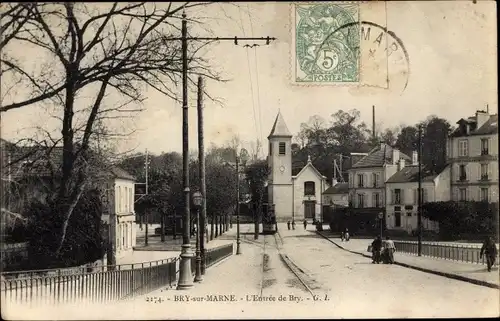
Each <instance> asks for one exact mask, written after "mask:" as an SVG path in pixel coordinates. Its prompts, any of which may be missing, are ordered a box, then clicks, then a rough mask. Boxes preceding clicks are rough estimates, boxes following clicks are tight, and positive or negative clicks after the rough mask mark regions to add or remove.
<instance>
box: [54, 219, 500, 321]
mask: <svg viewBox="0 0 500 321" xmlns="http://www.w3.org/2000/svg"><path fill="white" fill-rule="evenodd" d="M241 231H242V233H241V236H242V243H241V246H242V255H233V256H232V257H230V258H229V259H227V260H225V261H223V262H221V263H219V264H217V265H216V266H214V267H212V268H211V269H209V270H208V271H207V274H206V275H205V276H204V280H203V282H202V283H199V284H195V285H194V287H193V288H192V289H190V290H186V291H177V290H175V289H163V290H157V291H155V292H152V293H149V294H147V295H144V296H141V297H137V298H134V299H133V300H132V301H126V302H124V303H116V304H107V305H106V306H99V307H96V308H89V307H88V306H87V305H82V306H81V308H84V309H85V310H84V311H85V312H82V313H84V315H85V318H88V319H93V318H107V317H113V318H119V317H120V316H123V317H128V318H136V319H145V318H149V319H150V318H203V319H207V318H208V319H210V318H307V317H314V318H373V317H377V318H379V317H380V318H394V317H486V316H498V314H499V305H498V302H499V291H498V290H496V289H491V288H487V287H483V286H478V285H473V284H469V283H467V282H463V281H456V280H452V279H448V278H445V277H441V276H437V275H433V274H429V273H424V272H419V271H416V270H413V269H408V268H405V267H401V266H397V265H383V264H380V265H376V264H371V260H370V259H369V258H365V257H362V256H360V255H356V254H352V253H349V252H347V251H344V250H342V249H339V248H337V247H336V246H334V245H333V244H331V243H330V242H328V241H327V240H325V239H323V238H320V237H319V236H318V235H316V233H314V232H313V231H312V226H311V227H309V228H308V231H304V229H303V227H302V226H300V227H297V228H296V230H292V231H288V230H287V229H286V225H285V224H280V226H279V232H280V233H279V235H278V234H277V235H274V236H273V235H259V239H258V240H254V239H253V232H252V231H253V226H252V225H250V224H248V225H243V226H242V227H241ZM235 232H236V228H235V227H234V228H233V229H232V230H230V231H228V233H227V235H223V236H221V237H222V238H224V239H233V240H234V238H235ZM219 296H220V297H219ZM280 298H281V299H280ZM74 309H76V308H75V307H67V308H63V307H59V308H57V310H54V313H56V311H57V316H60V317H63V316H64V317H67V318H75V315H78V314H75V310H74ZM65 311H67V313H68V314H67V315H66V313H65ZM48 312H49V311H48V310H47V308H44V315H45V316H47V313H48ZM79 315H80V316H83V314H79Z"/></svg>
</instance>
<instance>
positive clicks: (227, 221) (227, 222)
mask: <svg viewBox="0 0 500 321" xmlns="http://www.w3.org/2000/svg"><path fill="white" fill-rule="evenodd" d="M228 230H229V214H226V232H227V231H228Z"/></svg>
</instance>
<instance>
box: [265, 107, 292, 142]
mask: <svg viewBox="0 0 500 321" xmlns="http://www.w3.org/2000/svg"><path fill="white" fill-rule="evenodd" d="M270 137H292V134H291V133H290V131H289V130H288V127H287V126H286V123H285V120H284V119H283V116H282V115H281V112H279V111H278V115H277V116H276V120H275V121H274V125H273V128H272V129H271V133H270V134H269V136H268V138H270Z"/></svg>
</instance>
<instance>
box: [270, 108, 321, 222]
mask: <svg viewBox="0 0 500 321" xmlns="http://www.w3.org/2000/svg"><path fill="white" fill-rule="evenodd" d="M292 137H293V136H292V134H291V133H290V131H289V130H288V127H287V125H286V123H285V120H284V118H283V116H282V115H281V113H280V112H278V115H277V116H276V120H275V121H274V125H273V127H272V129H271V133H270V134H269V136H268V137H267V139H268V141H269V155H268V157H267V160H268V165H269V168H270V175H269V179H268V187H267V188H268V202H269V204H270V205H272V206H273V207H274V212H275V215H276V220H277V221H278V222H286V221H288V220H290V221H292V220H295V222H300V221H303V220H304V219H307V220H308V221H310V222H311V221H312V220H313V219H316V220H320V221H321V220H322V208H323V202H322V201H323V198H322V194H323V192H324V191H325V190H326V189H327V188H328V187H329V186H327V182H326V176H323V175H322V174H321V173H320V172H319V171H318V170H317V169H316V168H315V167H314V166H313V164H312V162H311V158H310V157H308V160H307V164H306V165H305V166H304V167H303V168H302V169H301V170H300V172H299V173H298V174H297V175H293V173H292Z"/></svg>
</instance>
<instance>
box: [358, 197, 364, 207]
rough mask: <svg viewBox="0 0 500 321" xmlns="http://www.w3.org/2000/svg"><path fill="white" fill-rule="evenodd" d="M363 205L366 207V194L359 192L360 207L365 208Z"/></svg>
mask: <svg viewBox="0 0 500 321" xmlns="http://www.w3.org/2000/svg"><path fill="white" fill-rule="evenodd" d="M363 207H365V195H364V194H358V208H363Z"/></svg>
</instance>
